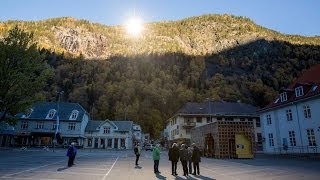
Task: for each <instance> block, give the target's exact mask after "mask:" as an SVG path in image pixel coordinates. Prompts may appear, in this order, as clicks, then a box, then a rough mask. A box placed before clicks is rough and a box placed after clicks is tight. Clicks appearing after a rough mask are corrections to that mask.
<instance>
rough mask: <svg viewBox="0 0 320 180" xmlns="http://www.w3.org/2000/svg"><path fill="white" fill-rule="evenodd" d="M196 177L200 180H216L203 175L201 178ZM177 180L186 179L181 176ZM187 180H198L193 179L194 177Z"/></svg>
mask: <svg viewBox="0 0 320 180" xmlns="http://www.w3.org/2000/svg"><path fill="white" fill-rule="evenodd" d="M195 177H197V178H198V179H201V180H215V179H213V178H209V177H206V176H202V175H201V176H195ZM175 179H176V180H182V179H184V178H182V177H180V176H177V177H176V178H175ZM187 179H191V180H196V179H195V178H193V177H191V176H188V177H187Z"/></svg>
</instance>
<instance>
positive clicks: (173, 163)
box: [168, 143, 179, 176]
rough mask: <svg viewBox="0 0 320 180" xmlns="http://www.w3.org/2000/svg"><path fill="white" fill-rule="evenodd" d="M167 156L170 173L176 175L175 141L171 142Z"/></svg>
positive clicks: (177, 152) (176, 156)
mask: <svg viewBox="0 0 320 180" xmlns="http://www.w3.org/2000/svg"><path fill="white" fill-rule="evenodd" d="M168 156H169V160H170V161H171V168H172V169H171V172H172V173H171V174H172V175H174V176H177V175H178V174H177V164H178V161H179V148H178V145H177V143H173V144H172V147H171V148H170V149H169V152H168Z"/></svg>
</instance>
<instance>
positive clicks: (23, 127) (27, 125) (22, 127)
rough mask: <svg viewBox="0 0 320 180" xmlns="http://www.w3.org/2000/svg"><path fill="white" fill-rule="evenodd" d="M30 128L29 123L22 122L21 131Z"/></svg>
mask: <svg viewBox="0 0 320 180" xmlns="http://www.w3.org/2000/svg"><path fill="white" fill-rule="evenodd" d="M28 127H29V123H28V121H22V122H21V126H20V128H21V129H28Z"/></svg>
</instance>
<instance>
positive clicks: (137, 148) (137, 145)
mask: <svg viewBox="0 0 320 180" xmlns="http://www.w3.org/2000/svg"><path fill="white" fill-rule="evenodd" d="M134 154H135V155H136V166H138V165H139V164H138V162H139V157H140V154H141V147H140V145H139V143H137V144H136V146H135V147H134Z"/></svg>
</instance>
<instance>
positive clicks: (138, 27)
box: [126, 17, 143, 37]
mask: <svg viewBox="0 0 320 180" xmlns="http://www.w3.org/2000/svg"><path fill="white" fill-rule="evenodd" d="M126 29H127V33H128V34H129V35H131V36H134V37H137V36H139V35H140V34H141V33H142V31H143V22H142V19H140V18H138V17H131V18H130V19H129V20H128V22H127V23H126Z"/></svg>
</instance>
